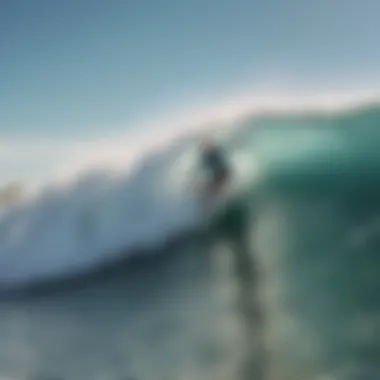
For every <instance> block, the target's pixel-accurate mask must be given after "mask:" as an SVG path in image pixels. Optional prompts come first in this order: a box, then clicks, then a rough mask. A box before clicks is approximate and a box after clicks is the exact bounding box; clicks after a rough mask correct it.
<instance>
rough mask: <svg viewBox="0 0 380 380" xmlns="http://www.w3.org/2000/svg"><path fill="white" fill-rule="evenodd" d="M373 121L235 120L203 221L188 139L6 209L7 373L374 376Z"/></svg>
mask: <svg viewBox="0 0 380 380" xmlns="http://www.w3.org/2000/svg"><path fill="white" fill-rule="evenodd" d="M379 121H380V108H379V107H378V106H377V105H368V106H366V107H361V108H358V109H349V110H344V111H340V112H334V113H331V112H327V111H325V112H324V111H319V112H305V113H302V114H300V113H290V112H288V113H283V114H270V113H268V114H267V115H264V116H255V117H250V118H246V119H244V120H240V121H236V122H235V124H234V126H233V127H234V128H233V129H231V132H230V133H229V134H224V135H223V136H221V144H222V145H223V147H224V148H225V150H226V152H227V153H228V156H229V158H230V160H231V162H232V165H233V167H234V169H235V178H234V183H235V184H236V187H235V188H234V193H233V194H232V198H231V200H230V202H229V203H227V204H222V203H221V204H220V205H219V210H216V209H215V210H216V212H215V214H214V216H213V218H212V219H208V218H207V216H206V215H208V214H207V213H205V212H204V211H205V210H204V208H203V207H200V204H199V202H198V201H197V197H196V186H197V185H196V182H195V178H197V173H196V162H197V161H196V159H197V152H196V144H195V143H194V140H193V138H187V139H183V140H181V141H179V142H178V143H173V144H172V145H170V146H167V147H166V148H165V149H163V148H161V149H160V150H157V151H153V152H152V153H151V154H150V155H147V156H145V157H144V158H143V160H142V161H141V162H139V164H138V165H137V166H136V167H134V168H133V169H132V171H128V172H125V173H119V174H117V175H116V174H112V175H111V174H110V173H108V172H96V173H89V174H88V175H86V176H81V177H80V178H78V180H77V181H75V182H73V183H71V184H68V185H66V186H65V187H62V186H55V187H54V186H52V187H50V188H48V189H46V190H45V191H44V192H42V193H41V194H40V195H39V196H38V197H37V198H34V199H29V200H27V201H26V202H24V203H23V204H20V205H18V206H17V207H14V208H13V209H10V210H8V211H6V212H4V213H3V214H2V215H1V220H0V286H1V298H0V321H1V323H0V338H1V339H0V378H2V377H3V378H4V379H12V380H13V379H14V380H19V379H20V380H21V379H110V380H111V379H130V380H131V379H136V380H137V379H147V380H149V379H160V380H161V379H162V380H169V379H226V380H227V379H242V380H246V379H268V380H269V379H270V380H285V379H286V380H288V379H289V380H298V379H300V380H303V379H318V380H320V379H334V380H335V379H337V380H338V379H378V378H380V369H379V368H378V363H379V362H380V347H379V344H378V341H379V338H378V335H377V334H378V331H380V330H379V327H380V322H379V321H380V318H379V310H380V298H379V296H378V294H379V290H380V277H379V276H378V275H379V271H380V269H378V268H379V266H378V260H379V259H378V257H379V256H378V255H379V249H380V215H379V208H380V202H379V200H380V199H379V198H380V195H379V194H380V192H379V188H380V181H379V180H378V178H379V174H378V173H379V169H380V160H379V159H380V153H379V150H378V143H379V141H380V135H379V133H380V132H379V129H378V123H379ZM236 215H237V217H236ZM1 376H2V377H1Z"/></svg>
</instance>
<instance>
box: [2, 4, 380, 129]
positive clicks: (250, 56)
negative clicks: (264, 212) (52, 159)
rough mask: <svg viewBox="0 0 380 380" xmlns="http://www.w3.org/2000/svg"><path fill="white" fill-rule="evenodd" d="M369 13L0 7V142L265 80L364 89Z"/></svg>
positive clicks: (196, 100) (372, 50)
mask: <svg viewBox="0 0 380 380" xmlns="http://www.w3.org/2000/svg"><path fill="white" fill-rule="evenodd" d="M379 14H380V2H378V1H377V0H372V1H371V0H361V1H359V0H358V1H350V2H348V1H346V0H318V1H308V0H287V1H284V0H265V1H261V0H260V1H258V0H228V1H227V0H188V1H182V0H150V1H146V0H134V1H128V0H64V1H58V0H57V1H54V0H53V1H52V0H33V1H31V0H3V1H1V2H0V49H1V60H0V133H1V137H3V136H9V135H17V136H20V135H21V136H29V135H44V136H46V135H51V136H61V135H65V136H66V135H73V134H78V135H87V134H91V133H103V130H105V128H107V127H113V126H114V127H115V128H116V126H118V128H120V127H121V126H123V125H125V126H127V125H128V126H129V127H130V128H131V127H133V124H134V123H137V122H138V121H141V120H144V118H149V119H152V118H153V117H154V116H155V115H157V116H158V115H161V114H166V113H169V112H170V110H171V109H175V108H177V107H184V106H186V105H188V104H189V105H191V104H195V105H198V104H202V102H207V101H209V100H217V99H218V97H221V96H225V95H228V92H229V91H232V90H235V89H236V88H239V87H240V86H246V85H247V83H248V84H249V85H250V86H251V87H252V89H253V90H254V87H255V83H260V84H262V83H263V82H265V80H266V79H268V80H270V78H271V75H274V76H275V75H280V76H281V75H284V76H289V77H292V78H295V79H296V80H297V82H298V83H307V84H308V85H311V86H312V85H316V86H317V85H320V84H321V83H326V84H329V83H330V84H331V83H332V82H333V83H335V82H336V83H337V84H345V83H347V82H351V81H353V82H361V81H364V82H365V81H367V82H368V83H371V80H374V81H376V80H377V79H378V78H379V75H378V74H379V70H380V69H379V66H378V65H379V62H380V49H379V41H378V39H379V36H380V23H379V18H378V16H379ZM372 84H373V82H372Z"/></svg>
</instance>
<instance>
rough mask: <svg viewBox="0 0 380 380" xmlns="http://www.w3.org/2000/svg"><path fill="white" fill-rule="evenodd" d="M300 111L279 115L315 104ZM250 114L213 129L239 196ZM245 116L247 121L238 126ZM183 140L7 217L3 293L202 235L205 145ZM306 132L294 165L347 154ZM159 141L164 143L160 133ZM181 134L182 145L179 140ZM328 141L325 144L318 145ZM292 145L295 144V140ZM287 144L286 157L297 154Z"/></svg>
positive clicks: (81, 179) (0, 267)
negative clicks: (201, 154)
mask: <svg viewBox="0 0 380 380" xmlns="http://www.w3.org/2000/svg"><path fill="white" fill-rule="evenodd" d="M350 101H351V102H352V101H353V100H352V99H348V100H347V99H346V98H344V99H343V101H341V102H336V104H335V103H334V102H332V100H331V99H330V100H329V99H327V100H326V99H325V100H324V101H323V102H321V101H318V100H317V101H315V104H316V105H317V107H316V109H319V112H322V111H321V109H322V110H323V109H325V110H326V111H325V113H326V112H327V114H328V112H331V110H332V109H334V108H339V106H341V105H342V104H343V105H344V104H346V103H348V104H350ZM266 102H267V103H268V104H267V105H266V108H265V107H264V105H263V104H265V102H264V103H263V104H261V106H260V107H258V109H259V110H263V109H267V110H270V105H269V104H270V102H269V100H268V99H266ZM243 103H244V102H243ZM296 103H297V102H296V100H295V99H293V100H291V101H290V102H288V103H286V102H278V104H279V106H278V107H277V111H282V112H284V110H286V109H289V110H290V111H292V112H293V114H294V112H295V111H297V110H301V111H302V110H303V111H304V112H305V109H306V110H308V109H309V108H310V109H313V102H312V101H309V103H307V102H306V103H305V102H304V103H305V104H302V103H301V104H300V106H299V107H298V108H297V105H296ZM244 104H245V103H244ZM315 104H314V106H315ZM274 109H276V107H274ZM242 110H244V112H242ZM290 111H289V112H290ZM250 112H251V111H250V110H249V107H248V105H247V104H245V105H244V107H243V106H242V107H240V108H239V107H234V108H233V112H230V115H233V117H230V119H229V120H227V121H226V119H228V118H227V117H226V116H225V115H224V116H223V117H222V120H217V123H216V124H215V123H214V124H212V125H213V126H215V125H217V126H218V127H219V130H220V131H222V133H220V135H217V136H219V137H218V138H219V140H220V143H221V144H222V146H223V147H224V148H225V149H226V152H227V154H228V157H229V159H230V160H231V163H232V166H233V168H234V170H235V182H236V183H237V184H238V188H239V189H240V190H241V189H242V188H243V187H244V186H246V185H247V184H249V183H251V182H252V180H253V179H254V177H255V175H256V174H257V162H256V159H255V154H254V149H252V148H251V146H250V145H249V144H248V145H247V138H246V136H247V134H246V132H245V133H244V134H242V132H241V131H246V129H247V126H248V127H249V134H248V135H250V133H251V131H255V126H257V125H256V124H259V123H257V122H256V121H257V120H259V119H258V116H249V115H250ZM267 112H268V111H267ZM314 112H315V111H314ZM251 113H252V112H251ZM322 113H323V112H322ZM239 114H243V115H244V118H243V119H239V117H238V115H239ZM247 115H248V116H247ZM195 119H196V118H195ZM216 119H217V118H216ZM255 120H256V121H255ZM196 121H197V122H198V124H199V125H200V126H198V127H197V128H196V129H197V132H198V133H199V132H200V131H201V132H202V133H203V132H204V131H205V130H207V129H206V127H204V124H201V123H200V122H199V120H196ZM226 127H227V129H226ZM259 129H260V128H258V130H259ZM226 131H227V132H226ZM172 132H173V131H172ZM183 132H184V131H182V137H181V134H180V133H178V131H176V132H175V133H174V132H173V133H171V134H170V133H166V134H165V133H164V132H162V136H165V138H164V137H162V138H161V141H160V144H159V146H156V147H155V144H154V143H152V141H150V145H149V149H145V150H144V151H143V150H140V151H139V152H137V151H136V152H135V153H136V154H135V156H134V158H135V159H134V164H133V165H131V166H130V167H128V169H125V170H121V171H118V172H113V171H111V170H107V169H104V170H98V171H89V172H87V173H80V174H78V177H77V178H75V179H74V180H71V181H69V182H68V183H65V184H62V183H60V184H56V185H54V184H52V185H51V186H50V187H46V188H45V189H43V190H42V191H41V192H40V193H39V194H38V195H37V196H35V197H33V198H31V199H29V200H27V201H26V202H24V203H22V204H20V205H18V206H16V207H13V208H12V209H10V210H7V211H6V212H4V213H3V214H2V215H1V220H0V284H1V286H2V287H7V286H18V285H22V284H27V283H29V282H33V281H40V280H44V279H51V278H56V277H64V276H66V275H72V274H75V273H79V272H83V271H89V270H91V268H93V267H96V266H99V265H101V264H103V263H106V262H108V261H110V260H111V259H114V258H116V257H121V256H122V257H124V256H125V257H127V256H128V255H130V254H131V252H132V251H136V252H140V254H141V252H150V251H152V252H154V248H157V247H159V246H161V245H162V244H164V243H165V242H167V241H170V239H172V238H174V237H175V236H178V235H179V234H182V233H185V232H186V231H191V230H195V229H200V228H202V225H203V224H202V223H203V219H204V215H203V214H202V210H201V209H200V208H199V204H198V201H197V191H196V186H195V185H196V183H197V181H199V178H200V174H199V172H198V171H197V144H198V137H197V135H196V134H193V135H191V134H189V131H188V135H187V136H185V137H183V136H184V133H183ZM305 132H306V134H305V135H304V136H303V135H302V134H301V135H299V134H298V137H299V138H300V141H301V143H300V144H299V147H298V149H296V151H295V152H294V155H293V156H292V157H291V158H290V160H297V159H298V158H299V156H300V155H301V156H302V155H305V154H313V152H314V154H317V155H318V154H322V153H323V152H324V150H326V144H324V142H326V141H327V142H328V144H327V145H328V149H330V150H332V151H337V152H339V151H340V150H341V149H342V145H341V139H340V138H339V137H337V136H336V133H335V132H334V131H331V132H327V135H326V132H324V134H323V136H322V135H320V134H315V133H313V134H312V135H308V133H307V131H306V130H305ZM156 134H158V135H159V136H160V133H159V132H156ZM175 134H177V139H174V140H173V135H175ZM321 136H322V140H318V138H319V137H321ZM157 140H160V139H157ZM165 141H167V142H166V143H165ZM277 141H279V140H277ZM289 141H290V140H289ZM291 141H292V142H291V144H294V140H291ZM267 142H268V144H267V145H268V146H269V148H268V147H267V148H268V149H269V150H272V152H273V151H276V150H278V149H279V147H277V146H275V145H272V146H271V143H270V139H269V140H268V139H267ZM281 144H282V145H281V149H286V150H289V149H290V150H291V149H292V148H291V147H290V146H287V147H286V145H284V144H283V143H281ZM125 149H128V146H126V147H125ZM141 151H143V152H144V156H141ZM278 153H280V152H278ZM139 154H140V156H138V155H139ZM136 157H140V158H139V159H136ZM288 159H289V157H288ZM144 249H145V250H144Z"/></svg>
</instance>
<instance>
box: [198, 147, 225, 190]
mask: <svg viewBox="0 0 380 380" xmlns="http://www.w3.org/2000/svg"><path fill="white" fill-rule="evenodd" d="M202 166H203V167H204V168H205V169H206V170H207V171H208V172H209V174H210V175H211V177H212V180H213V183H214V184H221V183H223V182H224V181H225V180H227V179H228V178H229V175H230V169H229V167H228V164H227V162H226V160H225V158H224V156H223V152H222V151H221V150H220V149H219V148H217V147H212V148H209V149H208V150H207V151H205V152H204V153H203V155H202Z"/></svg>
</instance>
